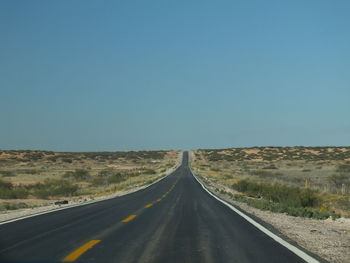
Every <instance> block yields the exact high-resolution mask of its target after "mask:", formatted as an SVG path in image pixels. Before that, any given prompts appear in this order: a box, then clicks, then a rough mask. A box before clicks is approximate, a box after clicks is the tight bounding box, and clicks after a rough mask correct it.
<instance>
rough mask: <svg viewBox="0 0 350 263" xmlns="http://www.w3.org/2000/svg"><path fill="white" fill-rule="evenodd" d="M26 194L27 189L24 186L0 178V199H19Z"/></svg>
mask: <svg viewBox="0 0 350 263" xmlns="http://www.w3.org/2000/svg"><path fill="white" fill-rule="evenodd" d="M27 196H28V191H27V189H25V188H24V187H21V186H17V187H15V186H13V184H12V183H9V182H5V181H3V180H1V179H0V199H21V198H27Z"/></svg>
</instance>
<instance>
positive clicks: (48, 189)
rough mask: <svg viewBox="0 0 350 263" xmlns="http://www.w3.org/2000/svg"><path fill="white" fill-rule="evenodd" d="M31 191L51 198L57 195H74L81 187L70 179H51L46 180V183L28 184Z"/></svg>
mask: <svg viewBox="0 0 350 263" xmlns="http://www.w3.org/2000/svg"><path fill="white" fill-rule="evenodd" d="M28 188H29V190H30V191H31V193H32V194H33V195H34V196H35V197H38V198H41V199H49V198H50V197H56V196H59V197H61V196H73V195H76V192H77V190H78V189H79V187H78V186H77V185H74V184H72V183H71V182H69V181H68V180H61V179H51V180H45V181H44V183H38V184H35V185H32V186H28Z"/></svg>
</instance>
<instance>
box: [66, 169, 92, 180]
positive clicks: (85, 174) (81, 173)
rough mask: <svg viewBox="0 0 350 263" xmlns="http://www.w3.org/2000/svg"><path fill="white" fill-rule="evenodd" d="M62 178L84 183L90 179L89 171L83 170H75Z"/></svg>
mask: <svg viewBox="0 0 350 263" xmlns="http://www.w3.org/2000/svg"><path fill="white" fill-rule="evenodd" d="M63 177H64V178H72V179H73V180H75V181H84V180H87V179H89V178H90V174H89V171H87V170H84V169H76V170H75V171H69V172H66V173H65V174H64V175H63Z"/></svg>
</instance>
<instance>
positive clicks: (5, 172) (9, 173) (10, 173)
mask: <svg viewBox="0 0 350 263" xmlns="http://www.w3.org/2000/svg"><path fill="white" fill-rule="evenodd" d="M0 174H1V175H2V176H3V177H13V176H16V174H15V172H14V171H8V170H1V171H0Z"/></svg>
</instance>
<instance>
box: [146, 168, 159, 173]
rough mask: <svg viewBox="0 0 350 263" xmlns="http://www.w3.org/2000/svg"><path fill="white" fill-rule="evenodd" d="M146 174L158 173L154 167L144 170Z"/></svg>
mask: <svg viewBox="0 0 350 263" xmlns="http://www.w3.org/2000/svg"><path fill="white" fill-rule="evenodd" d="M144 173H145V174H156V173H157V172H156V171H155V170H153V169H147V170H145V171H144Z"/></svg>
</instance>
